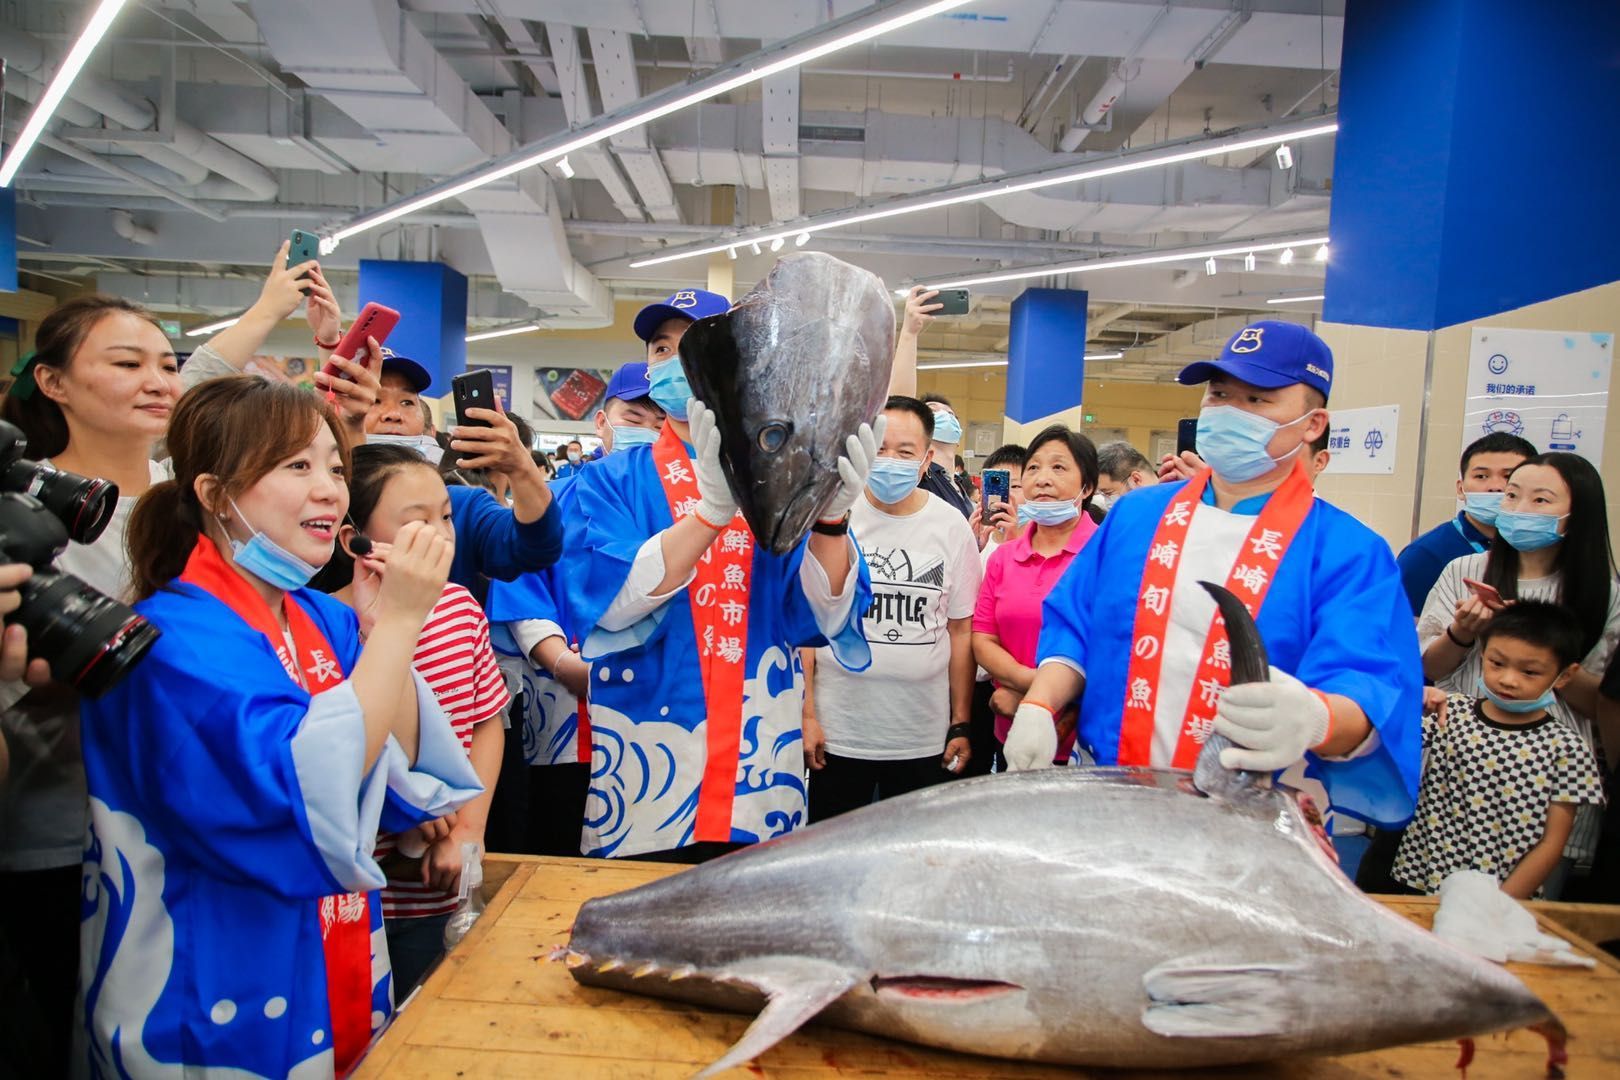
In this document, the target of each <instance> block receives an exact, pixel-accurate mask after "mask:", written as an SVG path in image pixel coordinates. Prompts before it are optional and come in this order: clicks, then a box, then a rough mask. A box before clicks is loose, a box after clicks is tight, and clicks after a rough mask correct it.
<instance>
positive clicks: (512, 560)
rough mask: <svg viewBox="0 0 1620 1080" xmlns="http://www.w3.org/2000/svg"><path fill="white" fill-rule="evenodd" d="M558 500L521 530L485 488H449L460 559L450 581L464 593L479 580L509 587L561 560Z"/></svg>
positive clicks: (452, 570) (453, 563)
mask: <svg viewBox="0 0 1620 1080" xmlns="http://www.w3.org/2000/svg"><path fill="white" fill-rule="evenodd" d="M556 505H557V503H556V500H555V499H553V500H552V502H551V504H550V505H549V506H547V507H546V512H545V513H544V514H541V515H540V519H539V520H538V521H532V522H529V523H528V524H523V523H521V522H519V521H518V519H517V518H516V517H515V516H514V515H513V514H512V511H511V510H509V509H507V508H506V507H504V506H502V505H501V504H500V503H498V502H496V501H495V497H494V496H493V495H491V494H490V493H489V492H487V491H485V490H484V489H483V488H472V487H466V486H464V485H461V484H457V485H454V486H452V487H451V488H450V517H451V521H452V522H453V523H454V525H455V527H456V554H455V558H454V559H453V561H452V562H451V564H450V580H451V581H454V582H455V583H456V584H457V585H460V586H462V587H463V588H466V589H474V588H476V587H477V584H478V578H479V577H480V576H483V577H488V578H495V579H496V580H499V581H511V580H512V579H513V578H515V577H517V576H518V575H519V574H522V573H526V572H528V571H532V570H542V569H544V568H545V567H547V566H550V565H551V564H552V563H554V562H556V561H557V558H558V556H560V555H561V554H562V546H563V544H562V520H561V519H562V515H560V514H556V513H553V512H552V511H553V510H555V509H556Z"/></svg>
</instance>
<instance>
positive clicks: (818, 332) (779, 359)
mask: <svg viewBox="0 0 1620 1080" xmlns="http://www.w3.org/2000/svg"><path fill="white" fill-rule="evenodd" d="M893 360H894V305H893V302H892V301H891V300H890V299H889V296H888V293H886V292H885V291H884V288H883V282H882V281H880V280H878V278H877V276H876V275H874V274H872V273H870V272H868V271H866V270H862V269H860V268H859V267H855V266H851V265H849V263H846V262H842V261H840V260H838V259H835V258H833V257H832V256H831V255H823V254H820V253H818V252H805V253H803V254H797V255H788V256H785V257H784V258H783V259H782V260H781V261H780V262H778V263H777V264H776V265H775V266H774V267H772V268H771V272H770V274H769V275H768V276H767V277H766V278H765V280H764V281H762V282H760V284H759V285H758V286H757V287H756V288H755V289H754V291H753V292H751V293H749V294H748V295H747V296H745V297H743V298H742V299H741V300H739V301H738V302H737V304H736V306H735V307H733V308H732V309H731V310H730V311H729V312H727V313H726V314H724V315H714V316H711V317H709V318H707V319H699V320H698V321H697V322H696V323H695V324H693V325H692V326H691V327H689V328H688V329H687V331H686V333H685V335H683V336H682V338H681V362H682V364H683V365H684V366H685V368H686V377H687V380H688V381H689V382H691V384H692V391H693V393H694V394H695V395H696V396H697V398H698V400H699V401H701V402H703V403H704V404H705V405H707V406H708V407H709V408H710V409H712V410H713V411H714V414H715V420H716V421H717V422H718V425H719V429H720V462H721V465H722V466H723V467H724V468H725V471H726V479H727V480H728V481H730V483H731V492H732V494H733V495H735V496H736V497H737V505H738V506H739V507H740V508H741V509H742V512H743V517H744V518H746V519H747V520H748V525H749V528H751V529H753V531H754V536H755V537H757V538H758V540H759V542H760V543H761V544H763V545H765V547H767V548H769V549H770V550H771V551H774V552H776V553H777V554H778V555H783V554H786V553H787V552H789V551H792V550H793V549H794V547H796V546H797V545H798V543H799V541H800V540H802V539H803V538H804V534H805V533H806V532H808V531H809V529H810V526H811V524H812V523H813V522H814V521H815V520H816V517H817V516H818V515H819V514H820V513H821V509H822V507H824V506H826V505H827V501H828V500H829V499H831V498H832V496H833V493H834V492H835V491H836V490H837V488H838V485H839V483H840V480H839V476H838V456H839V455H840V454H842V453H843V452H844V445H845V441H846V440H847V439H848V437H849V436H851V435H854V434H855V430H856V428H858V427H859V426H860V425H861V424H865V423H870V422H871V421H872V419H873V418H874V417H875V416H877V414H878V412H879V411H880V410H881V409H882V408H883V402H884V400H885V399H886V398H887V397H888V393H889V368H890V366H891V364H892V363H893Z"/></svg>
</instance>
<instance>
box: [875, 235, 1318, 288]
mask: <svg viewBox="0 0 1620 1080" xmlns="http://www.w3.org/2000/svg"><path fill="white" fill-rule="evenodd" d="M1324 242H1325V238H1323V237H1320V236H1316V237H1309V238H1306V239H1298V238H1293V239H1281V240H1259V241H1255V242H1250V243H1246V244H1239V245H1235V246H1232V247H1217V248H1211V247H1186V248H1176V249H1173V250H1169V251H1161V252H1159V253H1158V254H1156V255H1110V256H1106V257H1104V258H1101V259H1091V260H1089V261H1087V262H1078V263H1066V264H1048V265H1045V266H1029V267H1025V268H1023V269H1021V270H1009V271H1008V272H1006V273H1003V274H984V275H981V276H979V277H969V278H953V279H951V280H948V281H930V282H927V287H928V288H930V289H960V288H965V287H966V286H969V285H990V284H995V283H997V282H1002V281H1023V280H1026V279H1028V278H1036V277H1051V276H1055V275H1060V274H1084V273H1087V272H1089V271H1092V270H1122V269H1126V268H1128V267H1132V266H1160V265H1163V264H1165V263H1176V262H1194V261H1197V260H1201V259H1213V258H1222V257H1226V256H1232V255H1242V254H1244V253H1245V252H1248V257H1247V258H1245V259H1244V260H1243V261H1244V265H1246V266H1247V267H1248V268H1249V269H1251V270H1252V269H1254V265H1253V260H1254V253H1255V252H1257V251H1280V250H1282V249H1283V248H1285V247H1301V246H1309V245H1311V244H1320V243H1324ZM1207 265H1208V264H1207V263H1206V267H1207ZM895 292H896V294H897V295H899V296H905V295H907V292H908V290H901V289H897V290H895Z"/></svg>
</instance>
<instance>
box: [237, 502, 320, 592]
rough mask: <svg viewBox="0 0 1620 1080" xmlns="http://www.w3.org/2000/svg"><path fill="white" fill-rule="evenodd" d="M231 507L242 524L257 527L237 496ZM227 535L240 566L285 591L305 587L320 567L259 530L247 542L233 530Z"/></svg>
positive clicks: (266, 582)
mask: <svg viewBox="0 0 1620 1080" xmlns="http://www.w3.org/2000/svg"><path fill="white" fill-rule="evenodd" d="M231 509H232V510H235V511H236V516H237V517H239V518H241V519H242V524H244V525H246V526H247V527H248V528H250V529H253V523H252V522H250V521H248V519H247V517H246V516H245V515H243V513H242V510H241V508H240V507H238V506H237V505H236V500H234V499H232V500H231ZM220 527H221V528H223V527H224V522H221V523H220ZM225 535H226V537H227V538H229V539H230V541H231V554H232V557H233V558H234V559H235V561H236V565H237V566H240V567H241V568H242V569H244V570H246V571H247V572H248V573H250V574H252V575H253V576H254V577H256V578H258V579H259V580H260V581H262V582H264V583H265V584H266V585H273V586H275V587H276V588H278V589H280V590H282V591H283V592H292V591H293V590H294V589H302V588H303V587H304V586H305V585H308V584H309V579H310V578H312V577H314V576H315V573H316V571H318V570H319V569H320V567H318V566H311V565H310V564H309V563H307V562H305V561H304V560H303V559H300V558H299V557H298V556H296V555H294V554H293V553H292V552H290V551H288V550H287V549H286V548H284V547H282V546H281V545H280V544H278V543H276V542H275V541H274V540H272V539H270V538H269V537H268V536H266V535H264V533H262V532H260V531H259V530H258V529H253V535H252V536H250V537H249V538H248V539H247V540H246V541H242V540H238V539H236V538H235V537H233V536H231V535H230V533H229V532H226V534H225Z"/></svg>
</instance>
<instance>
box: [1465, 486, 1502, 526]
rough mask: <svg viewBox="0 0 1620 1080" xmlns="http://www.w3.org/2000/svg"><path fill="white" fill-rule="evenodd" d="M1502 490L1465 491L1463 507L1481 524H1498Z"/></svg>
mask: <svg viewBox="0 0 1620 1080" xmlns="http://www.w3.org/2000/svg"><path fill="white" fill-rule="evenodd" d="M1502 495H1503V492H1500V491H1468V492H1464V493H1463V509H1464V510H1465V511H1467V513H1468V516H1469V517H1471V518H1473V519H1474V520H1475V521H1477V522H1479V523H1480V524H1481V525H1494V524H1496V515H1497V512H1498V511H1500V510H1501V509H1502Z"/></svg>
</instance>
